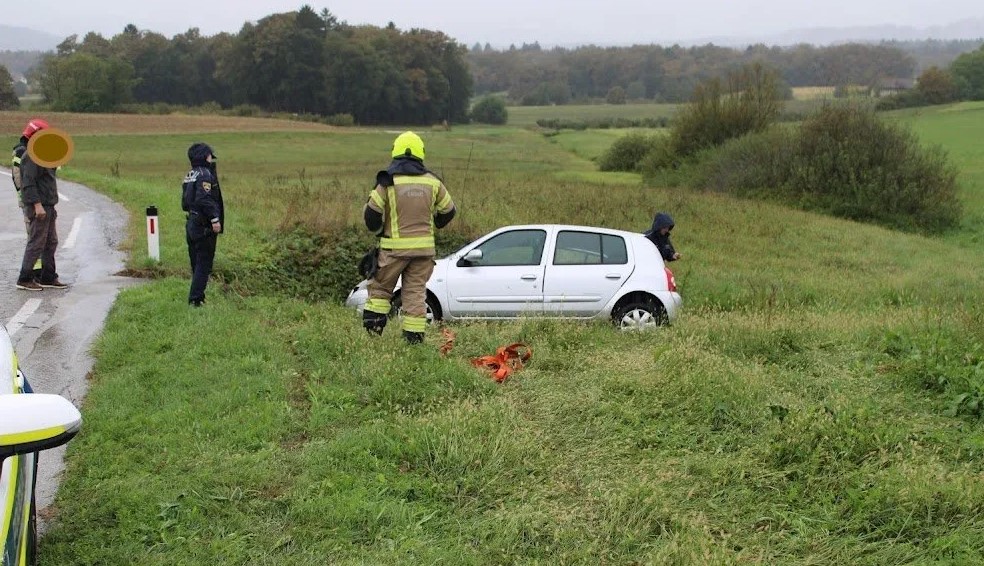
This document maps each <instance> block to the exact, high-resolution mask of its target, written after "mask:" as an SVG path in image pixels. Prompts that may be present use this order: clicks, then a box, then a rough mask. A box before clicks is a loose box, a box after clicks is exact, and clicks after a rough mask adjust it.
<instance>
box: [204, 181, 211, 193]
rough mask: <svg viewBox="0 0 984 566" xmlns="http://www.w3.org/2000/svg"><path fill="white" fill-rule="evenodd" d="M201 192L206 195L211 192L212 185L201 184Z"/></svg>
mask: <svg viewBox="0 0 984 566" xmlns="http://www.w3.org/2000/svg"><path fill="white" fill-rule="evenodd" d="M202 190H203V191H205V192H206V193H207V192H209V191H211V190H212V183H207V182H202Z"/></svg>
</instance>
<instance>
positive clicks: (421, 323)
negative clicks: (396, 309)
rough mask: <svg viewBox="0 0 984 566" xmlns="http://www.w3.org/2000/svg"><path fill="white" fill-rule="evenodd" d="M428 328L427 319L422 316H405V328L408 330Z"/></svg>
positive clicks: (419, 330)
mask: <svg viewBox="0 0 984 566" xmlns="http://www.w3.org/2000/svg"><path fill="white" fill-rule="evenodd" d="M426 329H427V319H426V318H425V317H422V316H404V317H403V330H406V331H407V332H423V331H424V330H426Z"/></svg>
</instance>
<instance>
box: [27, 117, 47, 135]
mask: <svg viewBox="0 0 984 566" xmlns="http://www.w3.org/2000/svg"><path fill="white" fill-rule="evenodd" d="M47 127H48V123H47V122H45V121H44V120H42V119H41V118H35V119H33V120H31V121H30V122H28V123H27V125H26V126H24V133H23V136H24V137H25V138H27V139H31V136H33V135H34V134H35V133H36V132H37V131H38V130H43V129H45V128H47Z"/></svg>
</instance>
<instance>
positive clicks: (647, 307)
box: [612, 300, 669, 330]
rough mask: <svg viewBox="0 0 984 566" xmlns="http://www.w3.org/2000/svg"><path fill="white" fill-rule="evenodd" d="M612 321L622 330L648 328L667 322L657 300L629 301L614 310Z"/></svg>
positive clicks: (664, 311) (663, 309)
mask: <svg viewBox="0 0 984 566" xmlns="http://www.w3.org/2000/svg"><path fill="white" fill-rule="evenodd" d="M612 321H613V322H614V323H615V324H616V325H617V326H618V327H619V328H620V329H622V330H648V329H651V328H656V327H658V326H663V325H664V324H666V323H667V322H669V318H668V317H667V316H666V309H665V308H663V305H662V304H660V302H659V301H655V300H649V301H630V302H628V303H626V304H624V305H622V306H620V307H619V308H618V309H616V310H615V312H614V314H613V315H612Z"/></svg>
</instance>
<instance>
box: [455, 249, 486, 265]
mask: <svg viewBox="0 0 984 566" xmlns="http://www.w3.org/2000/svg"><path fill="white" fill-rule="evenodd" d="M481 261H482V250H480V249H478V248H474V249H471V250H468V253H466V254H465V255H464V257H462V258H461V259H459V260H458V267H471V266H473V265H475V264H476V263H479V262H481Z"/></svg>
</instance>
